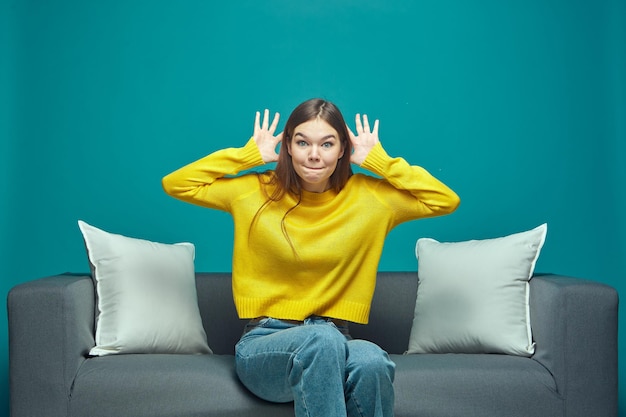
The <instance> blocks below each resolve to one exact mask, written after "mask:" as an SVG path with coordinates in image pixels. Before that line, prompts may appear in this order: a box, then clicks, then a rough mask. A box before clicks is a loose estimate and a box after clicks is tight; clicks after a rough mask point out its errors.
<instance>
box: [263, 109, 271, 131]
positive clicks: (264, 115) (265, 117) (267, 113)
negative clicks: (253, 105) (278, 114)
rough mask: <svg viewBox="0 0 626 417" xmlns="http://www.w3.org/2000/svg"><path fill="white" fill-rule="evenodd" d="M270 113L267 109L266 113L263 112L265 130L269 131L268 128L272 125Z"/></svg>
mask: <svg viewBox="0 0 626 417" xmlns="http://www.w3.org/2000/svg"><path fill="white" fill-rule="evenodd" d="M269 119H270V111H269V110H268V109H265V111H264V112H263V130H267V127H268V125H269V123H270V120H269Z"/></svg>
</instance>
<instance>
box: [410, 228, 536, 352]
mask: <svg viewBox="0 0 626 417" xmlns="http://www.w3.org/2000/svg"><path fill="white" fill-rule="evenodd" d="M546 233H547V225H546V224H543V225H541V226H539V227H537V228H535V229H533V230H529V231H527V232H522V233H516V234H512V235H510V236H506V237H501V238H497V239H485V240H471V241H467V242H457V243H440V242H437V241H436V240H433V239H428V238H423V239H419V240H418V241H417V245H416V248H415V253H416V256H417V259H418V278H419V286H418V290H417V301H416V303H415V315H414V318H413V326H412V328H411V334H410V338H409V348H408V350H407V353H505V354H511V355H519V356H531V355H532V354H533V353H534V351H535V345H534V343H533V341H532V334H531V329H530V309H529V304H528V297H529V284H528V281H529V280H530V278H531V277H532V275H533V272H534V269H535V264H536V262H537V258H538V257H539V252H540V251H541V248H542V246H543V244H544V241H545V237H546Z"/></svg>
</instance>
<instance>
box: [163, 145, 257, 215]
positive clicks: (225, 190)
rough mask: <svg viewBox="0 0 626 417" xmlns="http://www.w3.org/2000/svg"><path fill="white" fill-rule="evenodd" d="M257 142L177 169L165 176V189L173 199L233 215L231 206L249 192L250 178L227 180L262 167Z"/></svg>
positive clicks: (209, 156) (214, 154) (220, 151)
mask: <svg viewBox="0 0 626 417" xmlns="http://www.w3.org/2000/svg"><path fill="white" fill-rule="evenodd" d="M263 164H264V162H263V159H262V158H261V153H260V152H259V148H258V147H257V146H256V142H255V141H254V138H250V140H249V141H248V143H246V145H245V146H244V147H242V148H227V149H222V150H219V151H216V152H214V153H212V154H210V155H208V156H205V157H204V158H201V159H199V160H197V161H195V162H192V163H190V164H189V165H186V166H184V167H182V168H179V169H177V170H176V171H174V172H172V173H171V174H168V175H166V176H165V177H164V178H163V180H162V184H163V189H164V190H165V192H166V193H167V194H169V195H170V196H172V197H175V198H178V199H180V200H182V201H185V202H188V203H192V204H197V205H200V206H205V207H210V208H215V209H219V210H225V211H230V203H231V201H232V200H233V199H235V198H237V197H238V196H239V195H241V194H242V193H245V192H247V191H249V190H250V184H251V181H250V180H252V181H254V184H255V185H256V186H257V187H258V181H257V180H256V178H250V176H245V175H244V176H243V177H247V178H243V177H234V178H228V177H227V176H229V175H236V174H238V173H240V172H242V171H244V170H247V169H250V168H254V167H257V166H261V165H263Z"/></svg>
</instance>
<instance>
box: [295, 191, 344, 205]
mask: <svg viewBox="0 0 626 417" xmlns="http://www.w3.org/2000/svg"><path fill="white" fill-rule="evenodd" d="M336 196H337V191H335V190H334V189H332V188H331V189H330V190H326V191H324V192H323V193H312V192H310V191H306V190H302V203H305V204H322V203H326V202H328V201H331V200H332V199H333V198H335V197H336Z"/></svg>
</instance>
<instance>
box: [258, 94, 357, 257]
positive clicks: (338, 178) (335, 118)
mask: <svg viewBox="0 0 626 417" xmlns="http://www.w3.org/2000/svg"><path fill="white" fill-rule="evenodd" d="M315 119H321V120H323V121H325V122H326V123H328V124H329V125H330V126H331V127H332V128H333V129H335V130H336V131H337V133H338V134H339V143H340V146H341V149H342V150H343V151H344V153H343V156H342V157H341V158H340V159H339V161H338V162H337V167H336V168H335V171H334V172H333V173H332V175H331V176H330V178H329V180H328V183H329V186H330V188H332V189H334V190H335V191H337V192H339V191H341V189H342V188H343V187H344V186H345V185H346V183H347V182H348V179H349V178H350V176H352V167H351V166H350V155H351V154H352V141H351V140H350V134H349V132H348V127H347V125H346V122H345V120H344V118H343V115H342V114H341V111H339V108H337V106H335V105H334V104H333V103H331V102H330V101H326V100H323V99H321V98H313V99H310V100H307V101H305V102H304V103H301V104H300V105H298V107H296V108H295V109H294V110H293V111H292V112H291V115H289V119H287V123H286V124H285V129H284V130H283V140H282V143H281V145H280V152H279V153H278V162H277V163H276V169H275V170H274V172H273V173H272V174H271V175H260V176H259V179H260V181H261V186H262V187H263V189H264V191H265V193H266V195H267V201H266V202H265V203H264V204H263V205H262V206H261V207H260V208H259V210H258V211H257V213H256V215H255V216H254V220H253V222H252V225H254V224H255V223H256V220H257V218H258V216H259V215H260V213H261V212H262V211H263V209H264V208H265V207H267V205H268V204H270V203H272V202H275V201H279V200H281V199H282V198H283V197H284V196H285V194H287V193H289V194H291V195H292V196H294V197H295V198H296V200H297V203H296V205H294V206H293V207H291V208H290V209H289V210H287V212H286V213H285V215H284V216H283V219H282V221H281V229H282V232H283V235H284V236H285V238H286V239H287V241H288V242H289V245H290V246H291V248H292V249H293V250H294V254H295V249H294V247H293V244H292V242H291V239H290V238H289V234H288V233H287V229H286V228H285V218H286V217H287V215H288V214H289V213H290V212H291V211H292V210H294V209H295V208H296V207H298V205H299V204H300V201H301V199H302V183H301V180H300V177H299V176H298V174H297V173H296V171H295V170H294V168H293V163H292V161H291V155H289V149H288V146H290V142H291V139H292V135H293V132H294V130H295V128H296V127H297V126H299V125H301V124H302V123H305V122H308V121H310V120H315ZM268 185H269V186H270V187H267V186H268ZM268 188H272V189H273V190H272V192H271V193H268V192H267V190H268ZM296 256H297V254H296Z"/></svg>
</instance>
